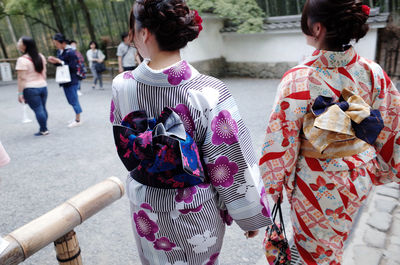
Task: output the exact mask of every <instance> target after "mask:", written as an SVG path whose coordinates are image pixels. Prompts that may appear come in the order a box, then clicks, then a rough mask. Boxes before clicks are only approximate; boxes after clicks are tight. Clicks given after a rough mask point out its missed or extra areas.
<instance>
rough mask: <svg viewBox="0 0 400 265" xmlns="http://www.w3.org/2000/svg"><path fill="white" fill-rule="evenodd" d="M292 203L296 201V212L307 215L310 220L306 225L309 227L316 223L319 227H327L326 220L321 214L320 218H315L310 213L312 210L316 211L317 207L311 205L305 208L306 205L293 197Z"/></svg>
mask: <svg viewBox="0 0 400 265" xmlns="http://www.w3.org/2000/svg"><path fill="white" fill-rule="evenodd" d="M293 203H297V204H296V209H297V210H298V211H297V212H298V214H299V215H300V216H307V217H308V219H309V220H310V222H309V223H308V227H309V228H313V227H315V226H316V225H318V226H319V227H321V228H323V229H329V228H328V226H327V225H326V223H327V220H326V218H325V217H324V216H322V217H321V218H319V219H317V218H316V217H314V215H313V214H312V213H313V212H314V211H317V209H316V208H315V207H314V206H311V207H309V208H307V207H306V206H304V204H303V203H302V202H301V201H300V200H299V199H293Z"/></svg>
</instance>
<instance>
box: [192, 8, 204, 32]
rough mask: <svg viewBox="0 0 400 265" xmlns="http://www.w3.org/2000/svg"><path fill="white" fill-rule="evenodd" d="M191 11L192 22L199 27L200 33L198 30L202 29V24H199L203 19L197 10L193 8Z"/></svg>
mask: <svg viewBox="0 0 400 265" xmlns="http://www.w3.org/2000/svg"><path fill="white" fill-rule="evenodd" d="M193 12H194V22H195V23H196V24H197V26H198V27H199V34H200V31H202V30H203V26H202V25H201V23H203V19H202V18H201V16H200V15H199V12H197V10H193Z"/></svg>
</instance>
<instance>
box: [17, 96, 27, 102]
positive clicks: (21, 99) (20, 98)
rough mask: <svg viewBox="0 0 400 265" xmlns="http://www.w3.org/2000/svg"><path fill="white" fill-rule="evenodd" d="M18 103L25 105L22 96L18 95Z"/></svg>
mask: <svg viewBox="0 0 400 265" xmlns="http://www.w3.org/2000/svg"><path fill="white" fill-rule="evenodd" d="M18 102H19V103H25V99H24V95H18Z"/></svg>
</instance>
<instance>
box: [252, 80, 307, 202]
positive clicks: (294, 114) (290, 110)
mask: <svg viewBox="0 0 400 265" xmlns="http://www.w3.org/2000/svg"><path fill="white" fill-rule="evenodd" d="M291 75H292V74H289V75H287V76H286V77H284V78H283V79H282V81H281V83H280V84H279V87H278V92H277V93H278V94H277V96H276V100H275V104H274V106H273V108H272V113H271V115H270V118H269V122H268V126H267V129H266V136H265V141H264V144H263V147H262V154H261V159H260V163H259V165H260V173H261V176H262V179H263V181H264V186H265V191H266V192H267V193H268V194H270V195H272V197H273V198H274V200H275V201H276V200H277V198H278V196H280V195H281V194H282V190H283V186H284V185H285V186H286V190H287V194H288V197H289V201H290V200H291V193H292V190H293V189H294V184H293V181H294V178H291V176H293V174H294V168H295V166H296V162H297V157H298V154H299V149H300V144H301V140H300V131H301V129H302V124H303V117H304V115H305V114H306V113H307V107H308V102H309V99H310V92H309V91H307V90H305V91H298V90H297V88H296V84H293V82H294V81H292V76H291ZM303 82H307V80H305V81H303ZM303 87H306V86H303Z"/></svg>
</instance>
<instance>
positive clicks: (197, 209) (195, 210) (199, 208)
mask: <svg viewBox="0 0 400 265" xmlns="http://www.w3.org/2000/svg"><path fill="white" fill-rule="evenodd" d="M201 209H203V205H200V206H199V207H196V208H194V209H182V210H179V212H180V213H181V214H188V213H198V212H200V211H201Z"/></svg>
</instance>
